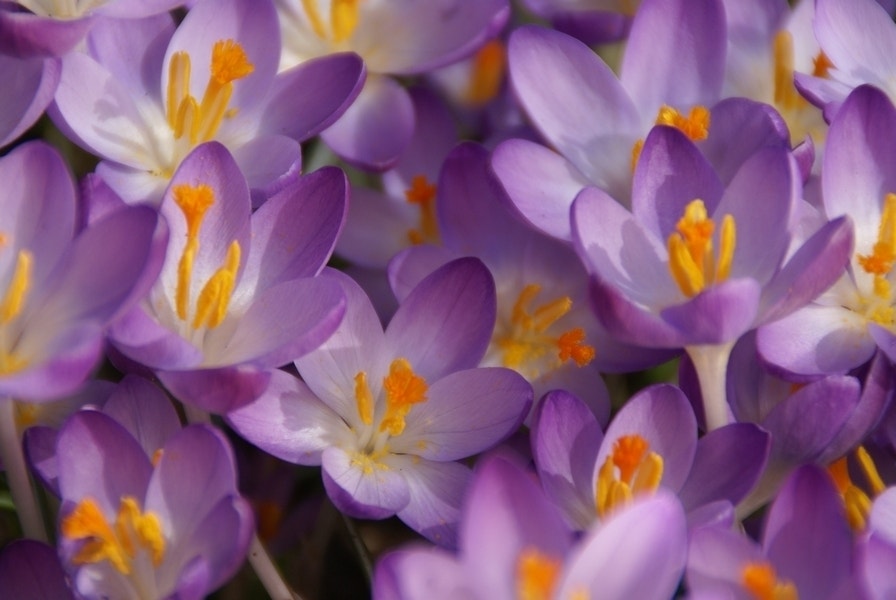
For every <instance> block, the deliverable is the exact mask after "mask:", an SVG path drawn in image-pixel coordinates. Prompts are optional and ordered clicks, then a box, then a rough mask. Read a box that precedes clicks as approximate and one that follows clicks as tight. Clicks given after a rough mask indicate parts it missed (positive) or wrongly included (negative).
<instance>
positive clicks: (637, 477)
mask: <svg viewBox="0 0 896 600" xmlns="http://www.w3.org/2000/svg"><path fill="white" fill-rule="evenodd" d="M662 478H663V458H662V457H661V456H660V455H659V454H657V453H656V452H651V451H650V445H649V443H648V442H647V440H645V439H644V438H642V437H641V436H640V435H637V434H633V435H624V436H621V437H620V438H619V439H617V440H616V442H615V443H614V444H613V450H612V452H610V454H608V455H607V458H606V460H605V461H604V464H603V465H602V466H601V468H600V470H599V471H598V476H597V486H596V490H595V492H596V496H597V497H596V501H595V504H596V509H597V514H598V515H599V516H600V517H605V516H607V515H608V514H609V513H610V512H612V511H613V510H615V509H616V508H619V507H620V506H624V505H626V504H628V503H629V502H630V501H631V500H632V498H634V497H636V496H641V495H646V494H652V493H654V492H655V491H656V490H657V488H658V487H659V485H660V481H661V480H662Z"/></svg>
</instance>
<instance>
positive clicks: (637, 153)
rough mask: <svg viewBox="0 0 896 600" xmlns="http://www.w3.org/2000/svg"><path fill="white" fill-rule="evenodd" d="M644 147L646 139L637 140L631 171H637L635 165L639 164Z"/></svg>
mask: <svg viewBox="0 0 896 600" xmlns="http://www.w3.org/2000/svg"><path fill="white" fill-rule="evenodd" d="M643 149H644V140H637V141H636V142H635V144H634V145H633V146H632V160H631V171H632V173H634V172H635V167H637V166H638V159H639V158H641V150H643Z"/></svg>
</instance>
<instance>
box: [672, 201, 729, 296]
mask: <svg viewBox="0 0 896 600" xmlns="http://www.w3.org/2000/svg"><path fill="white" fill-rule="evenodd" d="M714 231H715V222H713V220H712V219H710V218H709V217H708V215H707V213H706V206H705V205H704V204H703V201H702V200H692V201H691V202H689V203H688V205H687V206H686V207H685V209H684V215H683V216H682V217H681V219H679V220H678V223H677V224H676V226H675V232H673V233H672V234H671V235H670V236H669V240H668V250H669V271H670V272H671V273H672V278H673V279H674V280H675V283H677V284H678V288H679V289H680V290H681V292H682V293H683V294H684V295H685V296H687V297H688V298H692V297H694V296H696V295H697V294H699V293H700V292H702V291H703V290H704V289H705V288H707V287H709V286H711V285H713V284H715V283H720V282H722V281H725V280H726V279H727V278H728V275H729V274H730V272H731V261H732V259H733V258H734V246H735V242H736V239H735V238H736V230H735V225H734V217H732V216H731V215H725V216H724V217H723V218H722V231H721V234H720V236H719V245H720V249H719V253H718V257H717V256H716V254H715V252H714V250H713V243H712V236H713V233H714Z"/></svg>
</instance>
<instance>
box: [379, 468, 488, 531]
mask: <svg viewBox="0 0 896 600" xmlns="http://www.w3.org/2000/svg"><path fill="white" fill-rule="evenodd" d="M386 464H388V465H389V466H390V467H391V468H393V469H399V470H400V471H401V472H402V474H403V475H404V477H405V479H406V480H407V482H408V490H409V491H410V493H411V499H410V501H409V502H408V504H407V506H405V507H404V508H403V509H401V510H399V511H398V518H399V519H401V520H402V521H404V522H405V524H406V525H407V526H408V527H410V528H411V529H413V530H414V531H417V532H418V533H420V534H421V535H423V536H424V537H425V538H426V539H428V540H429V541H431V542H432V543H434V544H437V545H438V546H442V547H443V548H454V547H455V546H456V545H457V528H458V522H459V521H460V516H461V507H462V504H463V500H464V498H465V497H466V492H467V485H468V484H469V483H470V476H471V475H472V471H470V469H469V468H468V467H466V466H464V465H462V464H460V463H456V462H433V461H429V460H426V459H423V460H419V459H416V458H414V457H412V456H402V455H400V454H398V455H391V456H389V457H388V459H387V460H386Z"/></svg>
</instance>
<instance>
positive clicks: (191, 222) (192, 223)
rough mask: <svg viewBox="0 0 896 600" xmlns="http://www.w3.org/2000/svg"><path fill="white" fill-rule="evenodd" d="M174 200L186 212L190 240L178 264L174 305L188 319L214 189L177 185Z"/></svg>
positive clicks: (178, 314) (174, 190)
mask: <svg viewBox="0 0 896 600" xmlns="http://www.w3.org/2000/svg"><path fill="white" fill-rule="evenodd" d="M172 194H173V196H174V202H175V204H177V206H178V207H179V208H180V210H181V212H183V215H184V219H185V220H186V223H187V242H186V244H185V245H184V251H183V254H181V257H180V262H179V263H178V266H177V288H176V290H175V308H176V309H177V316H178V317H180V318H181V319H182V320H186V318H187V313H188V310H189V309H188V306H189V302H190V281H191V279H192V277H193V261H194V260H195V258H196V253H197V252H199V229H200V227H202V221H203V219H204V218H205V213H206V211H208V209H209V208H210V207H211V205H212V204H214V203H215V193H214V192H213V191H212V188H211V187H209V186H207V185H198V186H191V185H185V184H184V185H176V186H174V189H173V190H172Z"/></svg>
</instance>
